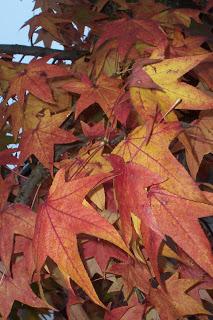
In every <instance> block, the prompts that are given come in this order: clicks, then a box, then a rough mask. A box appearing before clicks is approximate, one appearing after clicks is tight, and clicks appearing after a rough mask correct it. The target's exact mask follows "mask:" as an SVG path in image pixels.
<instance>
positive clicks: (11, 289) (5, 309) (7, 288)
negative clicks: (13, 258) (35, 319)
mask: <svg viewBox="0 0 213 320" xmlns="http://www.w3.org/2000/svg"><path fill="white" fill-rule="evenodd" d="M12 271H13V278H11V277H10V276H8V275H6V274H3V276H2V279H1V286H0V299H1V304H0V313H1V315H2V319H3V320H7V319H8V316H9V314H10V310H11V308H12V306H13V303H14V301H15V300H17V301H20V302H21V303H24V304H27V305H29V306H31V307H34V308H48V309H49V308H50V306H49V305H48V304H47V303H45V302H44V301H42V300H40V299H39V298H38V297H37V296H36V295H35V293H33V291H32V290H31V288H30V286H29V278H28V274H27V271H26V265H25V261H24V259H21V260H19V261H17V262H16V263H15V264H14V265H13V269H12Z"/></svg>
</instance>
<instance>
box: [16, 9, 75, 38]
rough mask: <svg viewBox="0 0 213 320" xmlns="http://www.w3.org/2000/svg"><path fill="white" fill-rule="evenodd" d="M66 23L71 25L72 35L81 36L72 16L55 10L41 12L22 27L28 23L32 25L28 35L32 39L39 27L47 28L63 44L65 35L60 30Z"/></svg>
mask: <svg viewBox="0 0 213 320" xmlns="http://www.w3.org/2000/svg"><path fill="white" fill-rule="evenodd" d="M64 24H69V25H70V30H72V31H73V34H71V36H74V38H75V37H76V35H77V38H78V39H79V38H80V34H79V32H78V31H77V30H75V28H74V27H73V26H72V24H71V19H70V17H66V16H64V15H62V14H56V13H53V12H41V13H39V14H37V15H35V16H33V17H32V18H30V19H29V20H27V21H26V22H25V23H24V24H23V26H22V27H21V28H24V27H26V26H27V25H29V26H30V28H29V32H28V36H29V39H32V37H33V34H34V32H35V30H36V29H37V28H38V27H42V29H44V30H46V31H47V32H48V33H49V34H51V35H52V36H53V37H54V38H55V39H57V40H58V41H60V42H61V44H64V39H63V36H62V34H61V32H60V28H59V27H60V26H63V25H64Z"/></svg>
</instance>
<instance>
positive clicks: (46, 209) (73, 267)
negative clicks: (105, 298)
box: [34, 169, 128, 306]
mask: <svg viewBox="0 0 213 320" xmlns="http://www.w3.org/2000/svg"><path fill="white" fill-rule="evenodd" d="M108 178H110V175H108V174H101V175H98V176H90V177H85V178H81V179H75V180H71V181H69V182H65V181H64V170H62V169H61V170H59V171H58V173H57V174H56V176H55V179H54V181H53V184H52V186H51V188H50V192H49V196H48V199H47V200H46V201H45V203H44V204H43V206H42V208H41V210H40V211H39V213H38V216H37V222H36V229H35V235H34V250H35V256H36V264H37V270H40V269H41V267H42V265H43V264H44V262H45V259H46V257H47V256H49V257H50V258H52V259H53V260H54V261H55V262H56V263H57V265H58V267H59V268H60V269H61V271H62V272H64V273H67V274H68V275H69V276H70V277H71V278H72V279H73V280H74V281H75V282H76V283H77V284H78V285H79V286H80V287H82V288H83V289H84V290H85V292H86V293H87V294H88V295H89V296H90V298H91V299H92V300H93V301H94V302H95V303H97V304H99V305H101V306H103V305H102V303H101V302H100V300H99V298H98V297H97V294H96V292H95V290H94V288H93V286H92V284H91V282H90V279H89V277H88V275H87V273H86V271H85V269H84V266H83V263H82V261H81V258H80V256H79V252H78V246H77V239H76V236H77V235H78V234H80V233H85V234H90V235H93V236H96V237H98V238H101V239H104V240H107V241H109V242H112V243H113V244H115V245H117V246H118V247H120V248H121V249H123V250H125V251H126V252H128V249H127V248H126V246H125V244H124V242H123V240H122V239H121V237H120V236H119V234H118V233H117V231H116V230H115V229H114V228H113V226H112V225H110V224H109V223H108V222H107V221H106V220H105V219H104V218H102V217H101V216H100V215H99V214H98V213H97V212H96V211H95V210H94V209H92V208H91V207H90V208H86V207H85V206H84V205H83V204H82V202H83V199H84V197H85V196H86V194H87V193H88V192H89V191H90V190H91V189H92V188H94V187H95V186H97V185H98V184H100V183H103V182H104V181H105V180H106V179H108Z"/></svg>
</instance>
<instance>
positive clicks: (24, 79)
mask: <svg viewBox="0 0 213 320" xmlns="http://www.w3.org/2000/svg"><path fill="white" fill-rule="evenodd" d="M51 58H52V56H47V57H44V58H41V59H38V60H33V61H31V62H30V63H29V64H28V65H27V66H26V68H25V70H23V71H21V72H20V73H19V74H18V75H17V76H16V77H15V78H13V79H12V80H11V83H10V87H9V91H8V93H7V96H6V100H8V99H10V98H11V97H13V96H18V99H19V102H20V103H21V104H23V103H24V96H25V93H26V91H29V92H30V93H32V94H33V95H34V96H36V97H37V98H39V99H41V100H43V101H45V102H48V103H55V101H54V99H53V96H52V92H51V89H50V87H49V84H48V82H47V80H48V79H50V78H56V77H63V76H68V75H70V72H69V71H68V70H66V69H65V68H63V67H61V66H57V65H51V64H47V63H46V62H47V61H48V60H50V59H51Z"/></svg>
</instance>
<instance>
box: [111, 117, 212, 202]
mask: <svg viewBox="0 0 213 320" xmlns="http://www.w3.org/2000/svg"><path fill="white" fill-rule="evenodd" d="M179 132H180V126H179V124H178V123H170V124H169V123H168V124H166V123H160V124H158V125H157V126H156V127H155V128H154V130H153V133H152V136H151V138H150V141H149V143H148V145H147V144H146V128H145V126H140V127H137V128H136V129H135V130H133V131H132V132H131V134H129V135H128V137H127V138H126V139H125V140H123V141H121V142H120V143H119V144H118V146H117V147H116V148H115V149H114V150H113V154H117V155H120V156H121V157H122V158H123V159H124V161H125V162H129V161H130V162H133V163H135V164H140V165H142V166H144V167H145V168H147V169H149V170H150V171H151V172H153V173H155V174H157V175H158V176H160V177H161V178H162V180H161V184H160V186H161V187H162V188H164V189H166V190H167V191H169V192H171V193H173V194H176V195H179V196H181V197H183V198H187V199H189V200H193V201H198V202H206V199H205V196H204V195H203V194H202V193H201V191H200V190H199V189H198V187H197V185H196V184H195V182H194V181H193V180H192V178H191V177H190V176H189V175H188V173H187V171H186V170H185V169H184V168H183V166H182V165H181V164H180V163H179V162H178V161H177V160H176V159H175V157H174V156H173V155H172V153H171V152H170V151H169V149H168V147H169V145H170V143H171V142H172V141H173V139H174V138H175V137H176V136H177V135H178V133H179Z"/></svg>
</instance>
